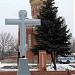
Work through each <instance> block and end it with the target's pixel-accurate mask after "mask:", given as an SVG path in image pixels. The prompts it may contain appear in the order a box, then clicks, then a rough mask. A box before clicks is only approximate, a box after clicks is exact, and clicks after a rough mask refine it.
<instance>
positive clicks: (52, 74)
mask: <svg viewBox="0 0 75 75" xmlns="http://www.w3.org/2000/svg"><path fill="white" fill-rule="evenodd" d="M30 73H31V75H68V73H67V71H31V72H30ZM70 74H75V71H70ZM0 75H17V72H16V71H2V72H0Z"/></svg>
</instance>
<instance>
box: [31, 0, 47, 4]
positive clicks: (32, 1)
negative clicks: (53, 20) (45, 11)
mask: <svg viewBox="0 0 75 75" xmlns="http://www.w3.org/2000/svg"><path fill="white" fill-rule="evenodd" d="M43 1H46V0H30V3H31V4H32V3H39V2H43Z"/></svg>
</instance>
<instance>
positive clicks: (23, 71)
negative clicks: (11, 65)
mask: <svg viewBox="0 0 75 75" xmlns="http://www.w3.org/2000/svg"><path fill="white" fill-rule="evenodd" d="M26 17H27V12H26V10H20V11H19V19H5V24H6V25H19V27H20V47H19V52H20V57H21V58H20V59H19V62H20V63H19V69H18V73H17V74H18V75H30V72H29V68H28V60H27V58H26V57H25V56H26V47H25V44H26V25H31V26H32V25H41V20H40V19H27V18H26ZM22 57H24V58H22Z"/></svg>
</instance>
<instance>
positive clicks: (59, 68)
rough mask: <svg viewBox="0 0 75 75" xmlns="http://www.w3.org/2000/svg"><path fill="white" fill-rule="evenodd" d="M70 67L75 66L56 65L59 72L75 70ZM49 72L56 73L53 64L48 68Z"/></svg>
mask: <svg viewBox="0 0 75 75" xmlns="http://www.w3.org/2000/svg"><path fill="white" fill-rule="evenodd" d="M70 65H73V66H75V64H74V63H73V64H56V66H57V71H65V70H67V69H68V70H75V68H73V67H71V66H70ZM46 69H47V71H54V68H53V64H51V66H48V67H47V68H46Z"/></svg>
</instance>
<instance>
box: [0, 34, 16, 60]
mask: <svg viewBox="0 0 75 75" xmlns="http://www.w3.org/2000/svg"><path fill="white" fill-rule="evenodd" d="M14 45H15V40H14V39H13V36H11V35H10V33H0V51H1V59H4V57H5V52H7V51H11V50H12V49H13V47H14ZM13 50H14V49H13Z"/></svg>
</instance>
